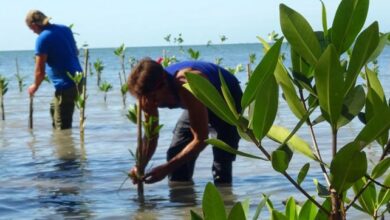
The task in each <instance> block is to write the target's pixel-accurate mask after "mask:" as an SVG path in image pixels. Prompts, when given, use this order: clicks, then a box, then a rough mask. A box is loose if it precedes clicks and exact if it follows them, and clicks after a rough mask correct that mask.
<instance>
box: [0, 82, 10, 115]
mask: <svg viewBox="0 0 390 220" xmlns="http://www.w3.org/2000/svg"><path fill="white" fill-rule="evenodd" d="M7 91H8V80H7V79H6V78H5V77H3V76H2V75H0V110H1V119H2V120H3V121H4V120H5V111H4V95H5V94H6V93H7Z"/></svg>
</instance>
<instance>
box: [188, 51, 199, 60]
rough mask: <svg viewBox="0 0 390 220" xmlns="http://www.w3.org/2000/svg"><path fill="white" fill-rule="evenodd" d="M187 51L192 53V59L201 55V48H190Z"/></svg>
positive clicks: (196, 58)
mask: <svg viewBox="0 0 390 220" xmlns="http://www.w3.org/2000/svg"><path fill="white" fill-rule="evenodd" d="M187 52H188V54H189V55H190V57H191V59H193V60H198V59H199V57H200V52H199V50H194V49H192V48H189V49H188V50H187Z"/></svg>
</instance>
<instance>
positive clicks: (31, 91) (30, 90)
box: [28, 83, 38, 96]
mask: <svg viewBox="0 0 390 220" xmlns="http://www.w3.org/2000/svg"><path fill="white" fill-rule="evenodd" d="M37 90H38V86H37V85H36V84H35V83H33V84H31V86H30V87H28V94H30V96H33V95H34V94H35V92H36V91H37Z"/></svg>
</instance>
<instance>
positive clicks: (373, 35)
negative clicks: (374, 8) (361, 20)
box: [345, 22, 379, 93]
mask: <svg viewBox="0 0 390 220" xmlns="http://www.w3.org/2000/svg"><path fill="white" fill-rule="evenodd" d="M378 42H379V30H378V22H374V23H372V24H371V25H370V26H369V27H368V28H367V29H365V30H364V31H363V32H362V33H361V34H360V35H359V37H358V38H357V39H356V43H355V45H354V47H353V51H352V55H351V60H350V62H349V65H348V69H347V75H346V79H345V93H348V92H349V90H350V89H352V88H353V87H354V86H355V83H356V79H357V77H358V75H359V73H360V71H361V69H362V68H363V66H364V65H366V64H367V62H368V59H369V58H370V56H371V54H372V53H373V52H374V51H375V49H376V48H377V46H378Z"/></svg>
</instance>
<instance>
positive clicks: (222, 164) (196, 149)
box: [128, 58, 242, 185]
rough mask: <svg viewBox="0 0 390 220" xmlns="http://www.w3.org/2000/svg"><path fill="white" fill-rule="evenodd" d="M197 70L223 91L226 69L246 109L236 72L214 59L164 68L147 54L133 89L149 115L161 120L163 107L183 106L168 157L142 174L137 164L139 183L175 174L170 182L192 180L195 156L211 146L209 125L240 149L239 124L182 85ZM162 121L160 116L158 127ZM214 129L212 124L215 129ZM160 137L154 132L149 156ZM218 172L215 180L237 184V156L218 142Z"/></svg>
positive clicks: (132, 172) (133, 173)
mask: <svg viewBox="0 0 390 220" xmlns="http://www.w3.org/2000/svg"><path fill="white" fill-rule="evenodd" d="M187 72H191V73H193V74H198V75H200V76H203V77H205V78H206V79H208V80H209V81H210V82H211V83H212V84H213V85H214V86H215V88H216V89H217V90H218V91H219V92H221V81H220V79H219V73H221V74H222V76H223V77H224V79H225V81H226V83H227V84H228V87H229V90H230V92H231V93H232V95H233V98H234V100H235V102H236V103H238V105H237V106H238V107H237V108H238V109H237V111H239V112H240V111H241V109H240V107H239V106H240V104H239V103H241V97H242V91H241V88H240V84H239V81H238V80H237V79H236V77H235V76H234V75H233V74H231V73H230V72H228V71H227V70H225V69H224V68H222V67H220V66H218V65H215V64H213V63H209V62H203V61H184V62H179V63H175V64H173V65H170V66H168V67H167V68H165V69H164V68H163V67H162V66H161V64H159V63H158V62H156V61H153V60H151V59H149V58H145V59H142V60H141V61H140V62H139V63H138V64H137V65H136V66H135V67H134V68H133V70H132V72H131V74H130V75H129V78H128V87H129V91H130V93H131V94H132V95H133V96H134V97H136V98H137V99H139V100H140V103H141V107H142V110H143V112H144V115H145V120H148V118H149V117H151V116H153V117H154V118H157V119H158V115H159V114H158V108H164V107H165V108H183V109H184V110H183V113H182V115H181V116H180V118H179V120H178V122H177V124H176V127H175V129H174V134H173V138H172V142H171V144H170V147H169V149H168V151H167V162H166V163H164V164H162V165H160V166H157V167H154V168H153V169H151V170H150V171H148V172H147V173H146V174H145V175H144V176H143V177H141V179H139V178H138V177H137V176H136V172H137V169H136V167H134V168H132V169H131V170H130V176H131V177H132V179H133V183H137V182H138V181H144V182H145V183H154V182H157V181H160V180H162V179H164V178H165V177H166V176H168V177H169V180H170V181H175V182H192V181H193V180H192V176H193V172H194V166H195V161H196V159H197V157H198V155H199V154H200V152H201V151H202V150H203V149H204V148H205V147H206V145H207V144H206V143H205V140H206V139H207V138H208V135H209V127H211V128H212V130H213V131H215V133H216V135H217V138H218V139H220V140H222V141H224V142H225V143H227V144H229V145H230V146H231V147H233V148H235V149H237V148H238V142H239V140H240V136H239V134H238V132H237V129H236V127H234V126H232V125H229V124H228V123H226V122H225V121H223V120H222V119H220V118H218V117H217V116H216V115H215V114H214V113H212V112H211V111H210V110H209V109H208V108H207V107H206V106H205V105H203V104H202V103H201V102H200V101H199V100H198V99H197V98H196V97H195V96H194V95H193V94H192V93H191V92H189V91H188V90H187V89H185V88H184V87H183V86H182V85H183V84H184V83H186V82H187V80H186V76H185V73H187ZM157 125H158V121H156V122H155V125H154V126H157ZM210 131H211V129H210ZM157 141H158V136H155V137H153V139H152V140H151V141H150V142H149V146H148V152H147V156H148V158H147V159H148V161H149V160H150V159H151V157H152V155H153V154H154V152H155V149H156V147H157ZM213 156H214V159H213V163H212V165H211V167H212V174H213V179H214V183H215V184H224V185H225V184H228V185H229V184H231V183H232V163H233V161H234V160H235V155H234V154H230V153H228V152H225V151H223V150H220V149H218V148H215V147H213Z"/></svg>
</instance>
